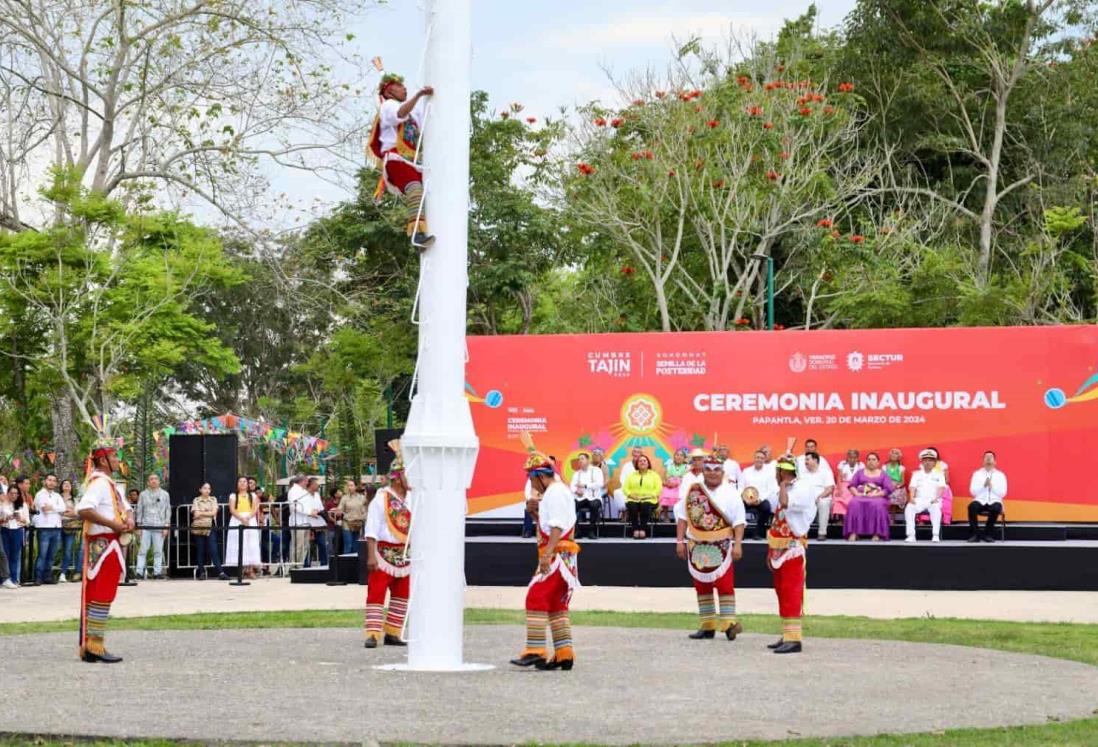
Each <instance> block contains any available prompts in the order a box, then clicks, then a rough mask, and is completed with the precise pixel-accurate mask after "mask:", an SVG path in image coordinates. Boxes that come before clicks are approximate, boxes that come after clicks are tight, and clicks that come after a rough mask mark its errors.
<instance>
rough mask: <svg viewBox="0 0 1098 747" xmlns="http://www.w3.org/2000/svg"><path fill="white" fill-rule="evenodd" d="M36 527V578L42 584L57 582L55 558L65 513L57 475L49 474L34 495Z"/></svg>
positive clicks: (59, 545) (59, 546)
mask: <svg viewBox="0 0 1098 747" xmlns="http://www.w3.org/2000/svg"><path fill="white" fill-rule="evenodd" d="M34 508H35V511H37V513H36V514H35V516H34V529H35V533H36V534H37V535H38V562H36V563H35V565H34V580H35V581H37V582H38V583H40V584H53V583H57V582H56V581H54V580H53V559H54V557H55V556H56V555H57V552H58V551H59V550H60V549H61V515H62V514H64V513H65V501H63V500H62V499H61V494H60V493H58V492H57V475H54V474H52V473H51V474H48V475H46V479H45V482H44V484H43V485H42V487H41V488H40V489H39V491H38V493H37V494H36V495H35V496H34Z"/></svg>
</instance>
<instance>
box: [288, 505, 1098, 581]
mask: <svg viewBox="0 0 1098 747" xmlns="http://www.w3.org/2000/svg"><path fill="white" fill-rule="evenodd" d="M898 529H899V535H898V537H897V539H893V540H891V541H888V542H872V541H867V540H859V541H857V542H849V541H847V540H844V539H842V538H841V537H840V536H839V532H840V528H839V527H835V526H833V527H832V528H831V533H830V536H829V538H828V540H827V541H824V542H820V541H819V540H813V541H812V542H811V544H810V546H809V551H808V583H809V585H810V586H812V587H815V588H820V589H918V590H952V591H959V590H960V591H963V590H977V589H980V590H1001V591H1037V590H1041V591H1098V563H1096V562H1095V561H1094V559H1095V558H1096V557H1098V525H1068V526H1064V525H1047V524H1010V525H1009V526H1008V527H1007V529H1006V540H1005V541H998V542H995V543H993V544H985V543H980V544H970V543H968V542H966V541H965V539H966V538H967V537H968V526H967V524H966V525H960V524H954V525H952V526H947V527H943V528H942V537H943V541H942V542H940V543H932V542H930V527H929V526H926V527H920V528H919V531H918V540H919V541H918V542H916V543H914V544H909V543H906V542H903V541H902V539H899V537H902V536H903V531H902V527H899V528H898ZM521 533H522V525H521V522H518V521H513V520H476V519H470V520H469V521H468V522H467V524H466V543H465V575H466V581H467V583H468V584H470V585H473V586H523V585H525V584H527V583H528V582H529V580H530V574H531V573H532V572H533V570H534V564H535V561H534V557H535V551H534V541H533V540H532V539H523V538H522V537H521ZM625 533H626V527H625V526H624V525H622V524H620V523H618V522H607V523H606V524H605V525H604V526H603V531H602V532H601V536H600V538H599V539H597V540H590V539H582V538H581V539H580V540H579V541H580V544H581V545H582V546H583V550H582V552H581V554H580V578H581V580H582V582H583V583H585V584H588V585H591V586H653V587H680V586H689V585H690V577H689V576H688V574H687V572H686V569H685V568H684V567H683V561H681V560H679V559H678V558H676V557H675V546H674V528H673V526H671V525H670V524H660V525H657V526H656V527H655V537H654V538H652V539H648V540H634V539H632V538H628V539H626V538H625ZM893 533H894V534H896V533H897V527H893ZM337 566H338V567H337ZM337 572H338V580H339V581H344V582H348V583H365V579H366V569H365V560H364V558H361V559H360V557H359V556H355V555H342V556H340V557H339V558H338V561H337V564H336V565H333V566H332V567H331V568H317V569H297V570H294V571H292V573H291V578H292V580H293V581H294V582H295V583H326V582H329V581H332V580H334V579H335V574H336V573H337ZM770 584H771V576H770V572H769V571H768V570H767V569H766V543H765V541H763V540H755V539H749V540H747V541H745V543H744V557H743V559H742V560H741V561H740V562H739V563H737V564H736V585H737V586H740V587H769V586H770Z"/></svg>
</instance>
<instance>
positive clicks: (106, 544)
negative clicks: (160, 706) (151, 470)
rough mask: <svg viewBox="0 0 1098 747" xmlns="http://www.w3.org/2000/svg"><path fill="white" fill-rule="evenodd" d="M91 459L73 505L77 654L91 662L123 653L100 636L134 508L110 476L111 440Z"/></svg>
mask: <svg viewBox="0 0 1098 747" xmlns="http://www.w3.org/2000/svg"><path fill="white" fill-rule="evenodd" d="M91 461H92V467H93V469H92V471H91V472H90V473H89V474H88V478H87V480H86V481H85V482H84V493H83V495H82V496H81V497H80V501H79V503H77V504H76V512H77V514H79V516H80V518H81V519H83V520H84V534H85V536H86V537H87V543H86V544H85V547H84V566H83V569H84V572H83V574H82V575H81V577H80V585H81V595H80V596H81V600H82V606H81V608H80V658H81V659H83V660H84V661H86V662H89V663H94V662H101V663H103V664H115V663H117V662H120V661H122V657H121V656H114V655H113V654H109V653H107V650H106V648H105V647H104V637H105V636H106V633H107V621H108V619H109V618H110V611H111V603H112V602H114V598H115V595H117V593H118V582H119V581H120V580H121V579H123V578H125V575H126V558H125V555H124V554H123V550H122V547H123V545H129V544H130V541H131V540H132V539H133V534H132V533H133V527H134V518H133V507H132V506H130V504H129V503H128V502H127V501H126V499H125V498H124V497H123V495H122V492H121V491H120V490H119V489H118V486H117V485H116V484H115V482H114V478H113V477H112V475H113V474H114V473H115V472H116V471H117V470H118V466H119V465H118V454H117V452H116V451H115V447H114V445H113V444H111V443H110V442H109V441H106V440H102V441H100V442H99V443H98V444H97V445H96V447H95V448H94V449H93V450H92V453H91Z"/></svg>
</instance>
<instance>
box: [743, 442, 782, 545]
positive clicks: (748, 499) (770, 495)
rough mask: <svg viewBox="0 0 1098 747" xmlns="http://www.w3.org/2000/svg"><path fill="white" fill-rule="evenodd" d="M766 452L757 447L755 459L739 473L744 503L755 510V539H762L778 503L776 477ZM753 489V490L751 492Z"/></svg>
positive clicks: (751, 509)
mask: <svg viewBox="0 0 1098 747" xmlns="http://www.w3.org/2000/svg"><path fill="white" fill-rule="evenodd" d="M767 456H768V454H767V452H765V451H764V450H762V449H759V450H758V451H756V452H755V460H754V461H753V462H752V463H751V465H750V466H748V467H747V468H746V469H744V470H743V471H742V472H741V473H740V480H741V483H742V485H743V492H742V493H741V495H742V497H743V502H744V505H745V506H746V507H747V509H748V510H749V511H754V512H755V539H764V538H765V537H766V530H767V528H768V527H769V526H770V519H771V517H772V516H773V515H774V509H775V507H776V506H777V505H778V479H777V476H776V473H775V470H774V467H773V465H772V464H771V463H770V462H769V461H768V459H767ZM752 491H753V492H752Z"/></svg>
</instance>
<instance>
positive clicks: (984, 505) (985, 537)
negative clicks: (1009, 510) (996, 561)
mask: <svg viewBox="0 0 1098 747" xmlns="http://www.w3.org/2000/svg"><path fill="white" fill-rule="evenodd" d="M968 489H969V492H970V493H972V502H971V503H969V504H968V530H969V538H968V541H969V542H981V541H983V542H994V541H995V540H994V538H993V537H992V532H994V531H995V522H996V520H997V519H998V518H999V514H1001V513H1002V512H1003V499H1004V498H1006V494H1007V479H1006V475H1004V474H1003V473H1002V472H1001V471H1000V470H999V469H998V468H997V467H996V466H995V452H994V451H985V452H984V466H983V467H981V468H980V469H978V470H976V471H975V472H973V473H972V480H971V481H970V482H969V486H968ZM981 515H985V516H987V524H986V526H985V527H984V531H983V534H980V533H979V532H978V517H979V516H981Z"/></svg>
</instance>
